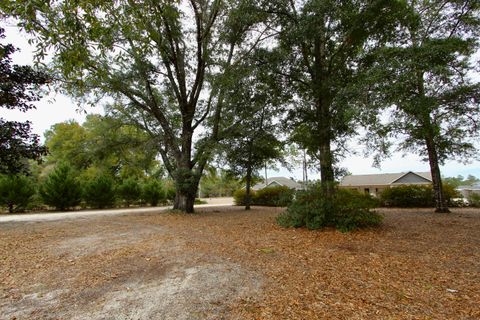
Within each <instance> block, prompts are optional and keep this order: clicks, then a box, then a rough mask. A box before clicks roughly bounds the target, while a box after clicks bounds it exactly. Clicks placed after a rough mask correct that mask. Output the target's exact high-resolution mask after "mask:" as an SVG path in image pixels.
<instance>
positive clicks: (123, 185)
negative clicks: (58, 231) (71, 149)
mask: <svg viewBox="0 0 480 320" xmlns="http://www.w3.org/2000/svg"><path fill="white" fill-rule="evenodd" d="M174 196H175V190H174V189H173V188H169V187H166V186H164V185H163V183H162V182H161V181H160V180H157V179H153V178H151V179H147V180H146V181H143V182H139V181H137V180H135V179H132V178H129V179H125V180H123V181H121V182H119V183H116V182H115V180H114V179H113V178H111V177H109V176H108V175H102V174H100V175H97V176H95V177H93V178H90V179H87V180H85V181H83V182H81V181H80V180H79V179H78V178H77V177H76V176H75V174H74V172H73V170H72V169H71V167H70V166H69V165H67V164H60V165H58V166H57V167H56V168H55V169H54V170H53V171H52V172H51V173H50V174H49V175H48V177H47V178H46V179H45V181H43V182H41V183H39V184H38V186H37V185H36V182H35V181H34V180H33V179H31V178H29V177H26V176H22V175H10V176H6V175H5V176H0V206H5V207H7V208H8V211H9V212H22V211H24V210H25V209H31V208H32V207H35V206H41V205H47V206H50V207H54V208H55V209H56V210H66V209H71V208H75V207H76V206H78V205H80V204H84V205H86V206H88V207H90V208H100V209H101V208H109V207H114V206H115V205H118V204H119V205H125V206H130V205H131V204H136V203H148V204H150V205H151V206H157V205H158V204H165V203H167V201H168V200H173V198H174Z"/></svg>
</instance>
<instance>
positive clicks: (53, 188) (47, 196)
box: [40, 163, 82, 210]
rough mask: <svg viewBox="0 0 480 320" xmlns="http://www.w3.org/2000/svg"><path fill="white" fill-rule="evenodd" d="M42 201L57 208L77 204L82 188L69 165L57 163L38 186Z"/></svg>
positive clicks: (60, 208) (62, 208)
mask: <svg viewBox="0 0 480 320" xmlns="http://www.w3.org/2000/svg"><path fill="white" fill-rule="evenodd" d="M40 195H41V197H42V199H43V202H44V203H45V204H47V205H49V206H53V207H55V209H57V210H66V209H70V208H73V207H75V206H77V205H78V204H79V203H80V201H81V197H82V188H81V186H80V183H79V182H78V181H77V179H76V177H75V175H74V173H73V171H72V168H71V167H70V165H68V164H66V163H64V164H59V165H58V166H57V167H55V169H54V170H53V171H52V172H51V173H50V174H49V175H48V177H47V179H46V180H45V181H44V182H43V183H42V185H41V186H40Z"/></svg>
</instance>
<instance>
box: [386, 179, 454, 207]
mask: <svg viewBox="0 0 480 320" xmlns="http://www.w3.org/2000/svg"><path fill="white" fill-rule="evenodd" d="M443 191H444V195H445V198H446V199H447V203H448V205H449V206H454V205H455V202H454V201H452V199H454V198H459V197H460V195H459V194H458V192H457V191H456V190H455V188H454V187H453V186H451V185H449V184H444V185H443ZM380 202H381V205H382V206H385V207H401V208H413V207H417V208H418V207H420V208H421V207H434V206H435V197H434V193H433V188H432V186H416V185H405V186H398V187H394V188H389V189H385V190H384V191H383V192H382V194H381V196H380Z"/></svg>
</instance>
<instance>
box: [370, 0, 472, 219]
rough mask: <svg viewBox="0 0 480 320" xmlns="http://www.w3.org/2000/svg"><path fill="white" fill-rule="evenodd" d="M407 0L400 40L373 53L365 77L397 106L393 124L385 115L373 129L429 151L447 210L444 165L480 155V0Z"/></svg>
mask: <svg viewBox="0 0 480 320" xmlns="http://www.w3.org/2000/svg"><path fill="white" fill-rule="evenodd" d="M405 3H406V4H407V6H408V10H409V14H408V15H406V19H405V21H403V24H402V26H399V27H398V29H397V31H396V32H395V38H394V40H393V41H392V42H391V43H390V44H389V45H388V46H383V47H380V48H379V49H378V51H376V52H375V53H374V54H372V56H371V57H369V58H368V59H365V61H369V63H370V64H371V65H369V70H370V71H373V73H371V74H370V75H369V77H368V78H366V79H365V84H366V85H367V86H368V88H369V91H368V97H366V101H369V104H370V105H371V106H373V108H374V109H376V110H379V109H380V110H385V109H387V110H389V111H390V113H391V117H390V120H389V122H388V123H382V121H380V119H385V117H384V116H383V115H382V114H379V118H380V119H379V120H378V121H371V122H370V123H371V129H370V130H369V131H370V132H373V131H375V130H379V136H380V137H382V138H381V139H380V140H381V141H383V140H385V139H383V138H384V137H390V138H392V139H394V140H395V141H400V143H399V145H398V148H399V149H400V150H404V151H410V152H416V153H417V154H419V155H422V156H423V155H427V156H426V157H425V159H424V160H425V161H428V162H429V164H430V168H431V172H432V181H433V186H434V194H435V199H436V200H435V201H436V211H439V212H445V211H448V208H447V203H446V199H445V197H444V195H443V190H442V188H441V187H442V182H441V174H440V165H441V164H443V163H444V162H445V160H447V159H454V158H459V159H464V160H470V159H472V157H475V156H477V153H476V149H475V145H474V141H475V139H477V138H478V135H479V133H480V130H479V126H478V122H479V120H480V109H479V108H478V101H479V99H480V83H479V82H478V81H476V82H475V81H474V80H472V77H470V76H469V74H470V73H472V72H475V68H476V66H475V63H474V61H473V60H474V59H472V58H473V55H474V54H475V52H476V51H477V49H478V37H479V35H480V28H479V27H480V15H479V13H480V11H479V9H480V5H479V2H478V1H470V0H460V1H440V0H428V1H413V0H409V1H405ZM370 80H372V82H370ZM370 140H372V139H370ZM383 145H386V144H383Z"/></svg>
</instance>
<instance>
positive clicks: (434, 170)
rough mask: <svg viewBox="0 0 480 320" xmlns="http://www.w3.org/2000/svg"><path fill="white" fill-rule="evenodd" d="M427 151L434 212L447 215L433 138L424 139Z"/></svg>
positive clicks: (447, 210)
mask: <svg viewBox="0 0 480 320" xmlns="http://www.w3.org/2000/svg"><path fill="white" fill-rule="evenodd" d="M425 142H426V145H427V151H428V162H429V163H430V173H431V174H432V184H433V193H434V197H435V212H439V213H448V212H450V210H449V209H448V206H447V201H446V199H445V195H444V193H443V186H442V177H441V175H440V166H439V165H438V156H437V150H436V148H435V143H434V141H433V138H430V137H427V138H426V139H425Z"/></svg>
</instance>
